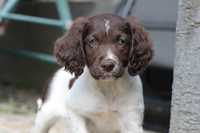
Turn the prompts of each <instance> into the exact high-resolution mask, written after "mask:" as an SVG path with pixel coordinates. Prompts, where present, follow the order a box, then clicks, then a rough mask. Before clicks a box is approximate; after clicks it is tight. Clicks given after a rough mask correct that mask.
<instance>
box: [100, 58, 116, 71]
mask: <svg viewBox="0 0 200 133" xmlns="http://www.w3.org/2000/svg"><path fill="white" fill-rule="evenodd" d="M101 67H102V68H103V70H104V71H106V72H111V71H112V70H113V68H114V67H115V62H114V61H113V60H110V59H107V60H104V61H103V62H102V64H101Z"/></svg>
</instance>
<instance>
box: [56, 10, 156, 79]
mask: <svg viewBox="0 0 200 133" xmlns="http://www.w3.org/2000/svg"><path fill="white" fill-rule="evenodd" d="M105 19H106V20H109V21H110V32H109V33H108V34H107V33H106V31H105V23H104V22H105V21H104V20H105ZM91 36H92V37H94V36H95V38H96V40H95V42H92V43H91V41H90V40H91ZM117 36H125V37H126V38H127V41H126V45H119V42H118V40H117ZM88 40H89V41H88ZM91 44H92V46H91ZM107 49H111V50H112V52H113V53H114V54H115V55H116V56H117V57H118V58H119V63H118V64H119V65H120V66H119V67H120V69H118V70H117V71H115V72H109V73H108V72H106V71H104V70H103V69H102V63H103V62H106V61H105V55H106V53H105V51H106V50H107ZM54 54H55V56H56V58H57V60H58V63H59V64H61V65H62V66H65V68H66V70H69V71H70V72H71V73H74V74H75V76H76V77H78V76H79V75H81V74H82V72H83V68H84V66H85V65H87V66H88V68H89V70H90V72H91V74H92V76H93V77H94V78H96V79H99V78H100V77H104V78H105V77H106V76H107V75H112V76H114V77H117V78H118V77H120V76H121V75H122V74H123V72H124V68H125V67H126V66H128V72H129V74H130V75H133V76H134V75H136V74H138V73H140V72H141V71H142V70H144V68H145V67H146V66H147V65H148V64H149V62H150V60H151V58H152V55H153V50H152V42H151V40H150V39H149V35H148V34H147V32H145V31H144V28H143V27H142V26H141V24H140V23H139V22H138V21H137V20H136V19H135V18H134V17H128V18H122V17H119V16H115V15H111V14H102V15H96V16H93V17H88V18H79V19H76V20H75V21H74V23H73V25H72V27H71V28H70V30H69V32H68V33H67V34H65V35H64V36H63V37H61V38H60V39H58V40H57V41H56V43H55V48H54ZM114 64H115V62H114ZM116 64H117V63H116Z"/></svg>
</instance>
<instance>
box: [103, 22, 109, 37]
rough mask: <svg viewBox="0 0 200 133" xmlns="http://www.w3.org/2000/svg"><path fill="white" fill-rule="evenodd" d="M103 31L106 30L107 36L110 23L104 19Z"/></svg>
mask: <svg viewBox="0 0 200 133" xmlns="http://www.w3.org/2000/svg"><path fill="white" fill-rule="evenodd" d="M104 21H105V29H106V34H107V35H108V32H109V30H110V21H109V20H107V19H105V20H104Z"/></svg>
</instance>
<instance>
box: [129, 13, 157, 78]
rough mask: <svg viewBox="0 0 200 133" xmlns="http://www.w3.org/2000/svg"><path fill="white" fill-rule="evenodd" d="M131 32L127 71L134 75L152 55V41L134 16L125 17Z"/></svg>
mask: <svg viewBox="0 0 200 133" xmlns="http://www.w3.org/2000/svg"><path fill="white" fill-rule="evenodd" d="M126 20H127V22H128V23H129V26H130V29H131V34H132V44H131V50H130V53H129V63H128V72H129V74H130V75H132V76H134V75H136V74H139V73H140V72H141V71H143V70H144V69H145V67H146V66H147V65H148V64H149V62H150V61H151V59H152V56H153V50H152V41H151V39H150V38H149V35H148V33H147V32H146V31H145V30H144V28H143V26H142V25H141V24H140V22H138V20H137V19H136V18H135V17H132V16H130V17H127V18H126Z"/></svg>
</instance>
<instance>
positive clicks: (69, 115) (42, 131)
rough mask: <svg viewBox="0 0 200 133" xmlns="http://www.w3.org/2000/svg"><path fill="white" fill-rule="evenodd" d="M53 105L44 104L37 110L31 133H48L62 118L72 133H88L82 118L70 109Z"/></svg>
mask: <svg viewBox="0 0 200 133" xmlns="http://www.w3.org/2000/svg"><path fill="white" fill-rule="evenodd" d="M52 105H55V104H51V103H48V104H44V105H43V106H42V108H41V110H39V112H38V114H37V117H36V120H35V124H34V127H33V129H32V131H31V133H48V132H49V129H50V128H51V127H52V126H53V125H54V123H56V121H57V120H58V119H59V118H64V119H65V120H66V124H70V125H69V126H70V127H71V130H70V131H72V133H89V132H88V130H87V128H86V124H85V120H84V118H82V117H81V116H79V115H78V114H76V113H74V112H73V111H71V110H70V109H67V108H63V107H62V106H52Z"/></svg>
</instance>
